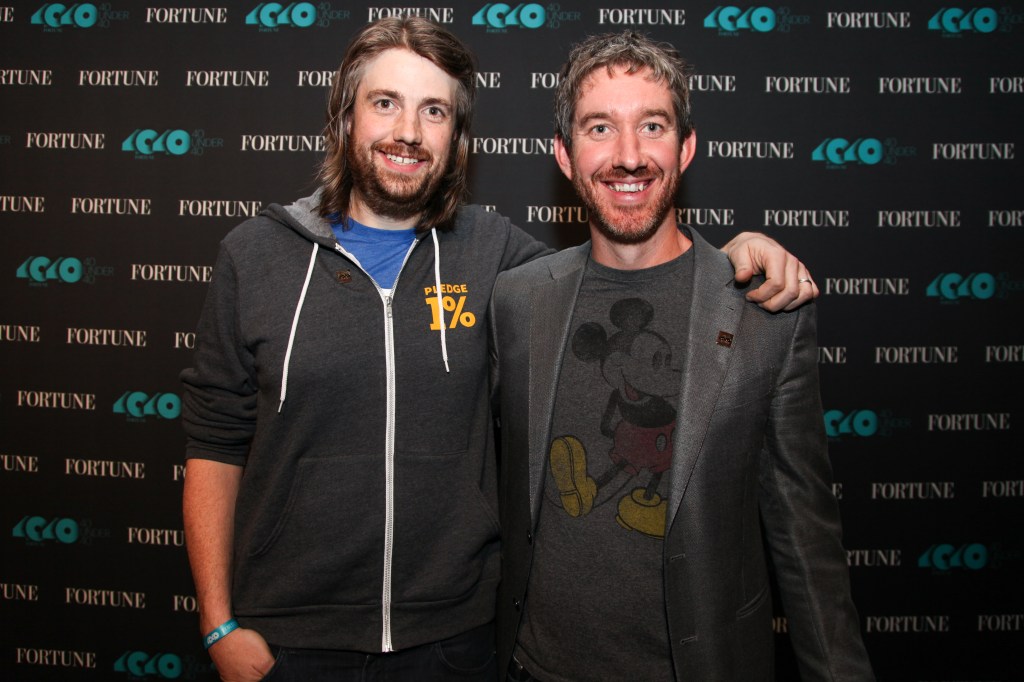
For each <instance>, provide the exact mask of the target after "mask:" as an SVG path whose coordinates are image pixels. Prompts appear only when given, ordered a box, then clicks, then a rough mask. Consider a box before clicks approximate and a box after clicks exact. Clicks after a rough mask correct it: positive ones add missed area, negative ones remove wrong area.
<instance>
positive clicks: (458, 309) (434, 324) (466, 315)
mask: <svg viewBox="0 0 1024 682" xmlns="http://www.w3.org/2000/svg"><path fill="white" fill-rule="evenodd" d="M426 304H427V305H429V306H430V313H431V319H432V321H431V323H430V329H431V330H432V331H437V330H439V329H441V316H440V315H439V314H438V313H439V312H440V311H439V310H438V308H437V297H436V296H428V297H427V298H426ZM465 306H466V297H465V296H458V297H455V296H442V297H441V307H442V308H444V312H445V313H450V314H446V315H445V317H447V318H448V319H449V320H450V322H448V328H449V329H455V328H456V327H458V326H463V327H472V326H474V325H475V324H476V315H474V314H473V313H471V312H469V311H468V310H463V308H464V307H465Z"/></svg>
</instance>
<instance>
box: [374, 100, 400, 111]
mask: <svg viewBox="0 0 1024 682" xmlns="http://www.w3.org/2000/svg"><path fill="white" fill-rule="evenodd" d="M373 106H375V107H376V108H378V109H381V110H383V111H388V110H391V109H394V108H395V103H394V101H393V100H390V99H379V100H377V101H376V102H374V103H373Z"/></svg>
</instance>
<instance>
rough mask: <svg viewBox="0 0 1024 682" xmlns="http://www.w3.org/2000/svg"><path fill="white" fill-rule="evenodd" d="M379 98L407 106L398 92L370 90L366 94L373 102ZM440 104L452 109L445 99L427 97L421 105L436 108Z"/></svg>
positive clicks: (380, 89) (381, 89)
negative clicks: (385, 98)
mask: <svg viewBox="0 0 1024 682" xmlns="http://www.w3.org/2000/svg"><path fill="white" fill-rule="evenodd" d="M378 97H387V98H388V99H393V100H395V101H396V102H400V103H402V104H405V96H404V95H403V94H402V93H400V92H398V91H397V90H387V89H384V88H378V89H377V90H370V91H368V92H367V93H366V99H367V100H368V101H373V100H375V99H377V98H378ZM438 104H440V105H442V106H445V107H448V108H449V109H451V108H452V103H451V102H450V101H448V100H447V99H445V98H444V97H427V98H426V99H424V100H422V101H421V102H420V103H419V105H420V106H435V105H438Z"/></svg>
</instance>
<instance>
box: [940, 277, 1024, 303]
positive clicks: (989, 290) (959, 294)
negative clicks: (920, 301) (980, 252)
mask: <svg viewBox="0 0 1024 682" xmlns="http://www.w3.org/2000/svg"><path fill="white" fill-rule="evenodd" d="M1022 290H1024V280H1019V279H1013V278H1011V277H1010V274H1009V273H1007V272H1000V273H999V274H998V275H993V274H992V273H990V272H970V273H964V274H961V273H959V272H942V273H939V275H938V276H937V277H936V278H935V279H933V280H932V281H931V282H929V283H928V287H927V288H926V289H925V295H926V296H928V297H929V298H937V299H939V300H940V301H941V302H942V303H957V302H959V301H963V300H973V301H985V300H988V299H990V298H993V297H995V298H999V299H1005V298H1007V297H1009V296H1010V295H1011V294H1015V293H1019V292H1020V291H1022Z"/></svg>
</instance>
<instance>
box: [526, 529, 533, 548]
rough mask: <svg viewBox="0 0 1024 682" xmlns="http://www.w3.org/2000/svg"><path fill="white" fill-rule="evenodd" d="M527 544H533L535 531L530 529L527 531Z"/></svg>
mask: <svg viewBox="0 0 1024 682" xmlns="http://www.w3.org/2000/svg"><path fill="white" fill-rule="evenodd" d="M526 544H528V545H532V544H533V533H531V532H530V531H526Z"/></svg>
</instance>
